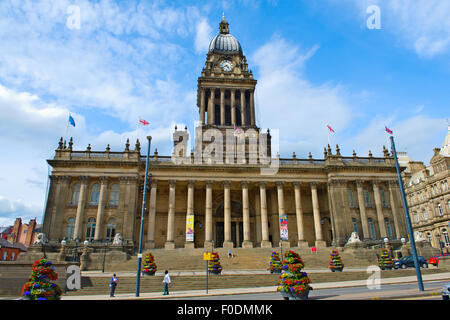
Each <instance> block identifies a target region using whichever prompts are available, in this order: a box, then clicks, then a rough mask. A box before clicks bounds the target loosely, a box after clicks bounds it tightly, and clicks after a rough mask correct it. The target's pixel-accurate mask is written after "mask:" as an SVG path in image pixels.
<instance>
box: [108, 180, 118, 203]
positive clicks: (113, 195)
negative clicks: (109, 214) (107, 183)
mask: <svg viewBox="0 0 450 320" xmlns="http://www.w3.org/2000/svg"><path fill="white" fill-rule="evenodd" d="M119 193H120V186H119V185H118V184H113V185H112V186H111V191H110V193H109V204H110V205H111V206H117V205H119Z"/></svg>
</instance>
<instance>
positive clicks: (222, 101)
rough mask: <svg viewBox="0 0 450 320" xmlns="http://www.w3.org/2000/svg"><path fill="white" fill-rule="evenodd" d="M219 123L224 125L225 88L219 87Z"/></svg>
mask: <svg viewBox="0 0 450 320" xmlns="http://www.w3.org/2000/svg"><path fill="white" fill-rule="evenodd" d="M220 125H221V126H224V125H225V89H224V88H220Z"/></svg>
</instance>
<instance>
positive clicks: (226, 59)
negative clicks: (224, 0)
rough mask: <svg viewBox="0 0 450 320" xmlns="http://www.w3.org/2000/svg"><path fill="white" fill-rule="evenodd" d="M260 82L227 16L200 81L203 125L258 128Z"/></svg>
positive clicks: (198, 99) (199, 97)
mask: <svg viewBox="0 0 450 320" xmlns="http://www.w3.org/2000/svg"><path fill="white" fill-rule="evenodd" d="M255 86H256V80H255V79H253V74H252V72H251V71H249V69H248V64H247V59H246V58H245V56H244V55H243V53H242V47H241V45H240V43H239V41H238V40H237V39H236V38H235V37H233V36H232V35H231V34H230V31H229V28H228V22H227V20H226V19H225V16H223V18H222V21H221V22H220V26H219V34H218V35H217V36H215V37H214V39H212V41H211V43H210V45H209V51H208V54H207V56H206V62H205V67H204V68H203V70H202V75H201V77H199V78H198V91H197V106H198V108H199V112H200V123H201V125H202V126H205V127H216V128H218V129H224V128H227V127H228V128H234V126H235V125H236V126H237V127H239V128H241V127H242V128H244V129H246V128H256V122H255V102H254V101H255V99H254V92H255Z"/></svg>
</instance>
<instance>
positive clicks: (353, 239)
mask: <svg viewBox="0 0 450 320" xmlns="http://www.w3.org/2000/svg"><path fill="white" fill-rule="evenodd" d="M356 242H361V240H360V239H359V236H358V233H356V232H352V234H351V235H350V238H348V241H347V244H349V243H356Z"/></svg>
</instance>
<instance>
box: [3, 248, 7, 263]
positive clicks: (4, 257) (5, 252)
mask: <svg viewBox="0 0 450 320" xmlns="http://www.w3.org/2000/svg"><path fill="white" fill-rule="evenodd" d="M6 258H8V251H6V250H5V251H3V260H4V261H6Z"/></svg>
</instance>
